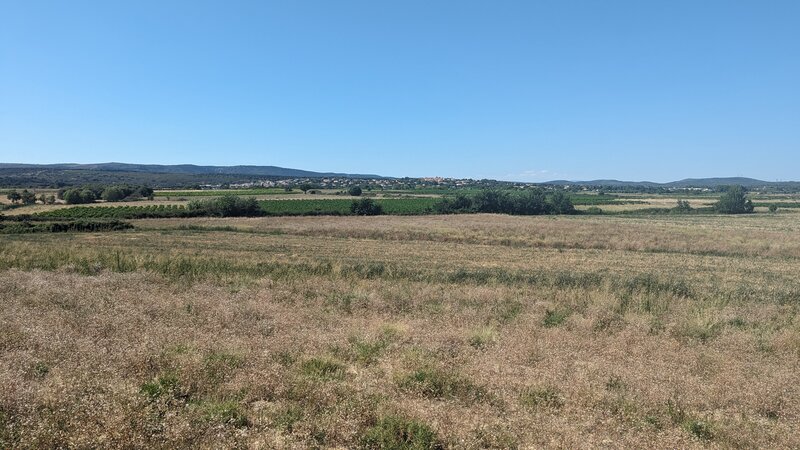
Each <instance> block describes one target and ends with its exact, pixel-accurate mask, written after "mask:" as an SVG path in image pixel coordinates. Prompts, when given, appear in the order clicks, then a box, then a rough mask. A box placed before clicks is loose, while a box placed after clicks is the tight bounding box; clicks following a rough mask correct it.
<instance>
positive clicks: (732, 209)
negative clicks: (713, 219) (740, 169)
mask: <svg viewBox="0 0 800 450" xmlns="http://www.w3.org/2000/svg"><path fill="white" fill-rule="evenodd" d="M714 209H715V210H716V211H717V212H719V213H722V214H749V213H752V212H753V201H752V200H750V199H748V198H747V196H746V191H745V190H744V188H743V187H742V186H730V187H729V188H728V189H727V190H726V191H725V193H724V194H722V197H720V199H719V201H717V203H715V204H714Z"/></svg>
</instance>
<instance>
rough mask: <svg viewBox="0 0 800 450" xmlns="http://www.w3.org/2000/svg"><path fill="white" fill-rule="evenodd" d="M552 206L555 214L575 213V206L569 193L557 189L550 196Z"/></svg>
mask: <svg viewBox="0 0 800 450" xmlns="http://www.w3.org/2000/svg"><path fill="white" fill-rule="evenodd" d="M550 206H551V208H552V211H553V214H575V206H574V205H573V204H572V200H571V199H570V198H569V195H567V194H565V193H564V192H562V191H555V192H554V193H553V195H552V196H551V197H550Z"/></svg>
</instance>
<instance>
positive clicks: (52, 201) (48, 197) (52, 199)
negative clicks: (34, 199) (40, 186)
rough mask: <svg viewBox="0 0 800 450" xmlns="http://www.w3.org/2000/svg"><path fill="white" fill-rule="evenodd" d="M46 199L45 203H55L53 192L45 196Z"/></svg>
mask: <svg viewBox="0 0 800 450" xmlns="http://www.w3.org/2000/svg"><path fill="white" fill-rule="evenodd" d="M46 200H47V201H46V202H45V203H47V204H48V205H54V204H55V203H56V196H55V195H53V194H50V195H48V196H47V199H46Z"/></svg>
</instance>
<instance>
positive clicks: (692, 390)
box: [0, 213, 800, 449]
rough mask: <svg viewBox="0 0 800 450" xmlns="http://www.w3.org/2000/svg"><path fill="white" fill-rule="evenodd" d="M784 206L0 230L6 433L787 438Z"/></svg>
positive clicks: (258, 441) (798, 250)
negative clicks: (673, 213)
mask: <svg viewBox="0 0 800 450" xmlns="http://www.w3.org/2000/svg"><path fill="white" fill-rule="evenodd" d="M796 217H797V215H795V214H790V213H787V214H777V215H766V214H765V215H756V216H752V217H717V216H696V217H694V216H678V217H666V218H657V217H646V218H623V217H604V216H599V217H598V216H582V217H510V216H496V215H469V216H429V217H369V218H364V217H341V218H332V217H314V218H302V217H301V218H261V219H191V220H186V219H184V220H143V221H137V222H135V225H136V227H137V229H136V230H134V231H132V232H121V233H107V234H65V235H58V234H49V235H17V236H3V238H2V241H0V242H1V243H0V268H2V273H0V276H2V279H3V282H2V283H0V302H2V305H3V308H2V310H0V324H2V326H0V385H2V386H3V387H4V389H3V391H2V394H0V447H26V448H42V447H98V446H99V447H120V446H127V447H170V448H174V447H206V448H219V447H233V446H241V447H252V448H310V447H321V448H336V447H338V448H353V447H359V446H366V447H370V446H375V445H376V444H375V442H377V441H371V440H369V436H373V435H374V433H376V430H378V429H383V430H384V431H386V432H387V433H389V434H391V433H390V431H391V430H388V429H387V428H386V427H387V426H386V425H385V424H386V423H387V422H386V421H382V419H383V418H386V417H400V418H402V419H404V420H408V421H413V423H416V424H420V425H421V426H424V427H427V428H426V429H428V430H430V431H432V432H433V433H435V435H436V443H437V444H438V445H441V446H443V447H446V448H474V449H478V448H542V447H562V448H575V447H581V448H587V447H612V448H622V447H626V448H628V447H633V448H665V447H666V448H691V447H698V448H699V447H707V446H716V447H723V448H725V447H761V448H764V447H773V448H792V447H798V446H800V437H799V436H800V433H798V427H797V425H796V424H797V423H798V420H800V375H799V374H800V371H798V369H800V327H799V326H798V317H797V308H798V305H800V277H798V273H800V272H799V271H798V269H800V233H799V232H800V222H798V221H797V220H796ZM189 225H190V227H189V229H186V228H187V226H189ZM381 427H384V428H381ZM387 430H388V431H387ZM394 431H396V430H394ZM370 433H373V434H370Z"/></svg>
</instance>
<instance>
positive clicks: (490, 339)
mask: <svg viewBox="0 0 800 450" xmlns="http://www.w3.org/2000/svg"><path fill="white" fill-rule="evenodd" d="M496 340H497V331H495V329H494V328H492V327H481V328H478V329H477V330H475V331H474V332H473V333H472V334H471V335H470V336H469V339H467V342H469V345H471V346H472V347H474V348H477V349H483V348H486V347H488V346H489V345H491V344H493V343H494V342H495V341H496Z"/></svg>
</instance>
